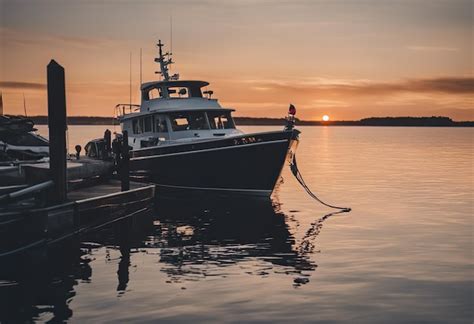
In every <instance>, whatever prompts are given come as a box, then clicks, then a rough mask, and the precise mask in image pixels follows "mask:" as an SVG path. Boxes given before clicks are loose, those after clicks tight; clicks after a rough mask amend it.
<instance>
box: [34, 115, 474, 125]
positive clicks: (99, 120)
mask: <svg viewBox="0 0 474 324" xmlns="http://www.w3.org/2000/svg"><path fill="white" fill-rule="evenodd" d="M28 119H31V120H32V121H33V122H34V123H35V124H36V125H47V124H48V117H47V116H31V117H28ZM234 121H235V123H236V125H238V126H282V125H285V123H286V120H285V119H284V118H255V117H234ZM113 124H116V125H118V121H117V119H115V118H112V117H93V116H69V117H68V125H113ZM296 124H297V125H298V126H375V127H377V126H382V127H474V121H453V120H452V119H450V118H449V117H434V116H433V117H370V118H363V119H360V120H334V121H327V122H324V121H313V120H299V119H296Z"/></svg>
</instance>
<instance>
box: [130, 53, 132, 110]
mask: <svg viewBox="0 0 474 324" xmlns="http://www.w3.org/2000/svg"><path fill="white" fill-rule="evenodd" d="M131 108H132V52H130V109H131Z"/></svg>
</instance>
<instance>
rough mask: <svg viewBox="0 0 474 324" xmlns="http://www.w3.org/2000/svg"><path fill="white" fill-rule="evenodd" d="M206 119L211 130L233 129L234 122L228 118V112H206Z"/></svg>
mask: <svg viewBox="0 0 474 324" xmlns="http://www.w3.org/2000/svg"><path fill="white" fill-rule="evenodd" d="M207 117H208V118H209V124H210V126H211V129H231V128H235V125H234V121H233V120H232V117H231V116H230V112H228V111H226V112H219V111H216V112H214V111H208V112H207Z"/></svg>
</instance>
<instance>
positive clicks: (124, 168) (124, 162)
mask: <svg viewBox="0 0 474 324" xmlns="http://www.w3.org/2000/svg"><path fill="white" fill-rule="evenodd" d="M121 152H122V159H121V168H120V173H121V174H120V179H121V184H122V191H127V190H130V152H129V147H128V132H127V131H123V139H122V147H121Z"/></svg>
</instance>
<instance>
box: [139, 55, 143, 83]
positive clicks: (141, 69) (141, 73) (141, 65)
mask: <svg viewBox="0 0 474 324" xmlns="http://www.w3.org/2000/svg"><path fill="white" fill-rule="evenodd" d="M142 70H143V68H142V48H141V47H140V86H141V85H142V81H143V80H142V74H143V73H142Z"/></svg>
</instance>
